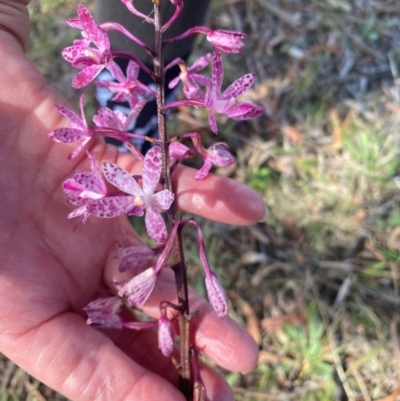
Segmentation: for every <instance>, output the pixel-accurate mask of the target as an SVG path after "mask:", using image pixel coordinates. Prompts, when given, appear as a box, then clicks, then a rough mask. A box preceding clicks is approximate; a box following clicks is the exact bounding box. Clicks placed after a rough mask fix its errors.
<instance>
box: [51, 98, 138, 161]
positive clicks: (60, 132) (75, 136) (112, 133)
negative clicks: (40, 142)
mask: <svg viewBox="0 0 400 401" xmlns="http://www.w3.org/2000/svg"><path fill="white" fill-rule="evenodd" d="M84 102H85V96H84V95H82V96H81V97H80V110H81V117H79V116H78V115H77V114H76V113H75V112H74V111H72V110H71V109H68V108H67V107H64V106H56V108H57V110H58V111H59V112H60V113H61V114H62V115H63V116H64V117H67V118H68V119H70V120H71V122H72V123H71V125H70V126H69V127H67V128H66V127H63V128H56V129H55V130H54V131H53V132H50V134H49V135H48V136H49V138H51V139H53V141H55V142H62V143H75V142H81V143H80V145H79V146H78V147H77V148H76V149H75V150H74V151H73V152H72V153H71V154H70V155H69V158H70V159H73V158H75V157H76V156H78V154H79V153H80V152H81V150H82V149H83V148H84V146H85V145H86V144H87V143H88V142H89V141H90V140H91V139H92V138H93V137H94V136H96V135H103V136H109V137H113V138H115V139H118V140H120V141H127V140H129V137H134V136H135V135H132V134H128V133H127V132H126V131H127V129H128V128H129V126H130V124H131V123H132V121H133V120H134V119H135V118H136V117H137V115H138V114H139V113H140V111H141V110H142V108H143V106H144V105H145V103H146V101H145V100H141V101H139V102H138V103H137V104H136V105H135V106H134V107H133V109H132V110H131V112H130V114H129V116H128V117H126V116H125V115H124V114H123V113H120V112H113V111H112V110H110V109H107V108H102V109H100V110H99V112H98V114H97V115H96V116H95V117H94V120H95V123H96V125H97V127H91V126H89V125H88V123H87V121H86V117H85V111H84Z"/></svg>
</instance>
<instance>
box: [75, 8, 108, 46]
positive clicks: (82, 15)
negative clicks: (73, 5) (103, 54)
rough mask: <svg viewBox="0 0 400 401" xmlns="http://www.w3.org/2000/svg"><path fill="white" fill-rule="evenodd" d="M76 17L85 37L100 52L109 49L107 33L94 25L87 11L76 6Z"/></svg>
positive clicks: (94, 22)
mask: <svg viewBox="0 0 400 401" xmlns="http://www.w3.org/2000/svg"><path fill="white" fill-rule="evenodd" d="M77 10H78V17H79V19H80V21H81V24H82V29H83V30H84V31H85V33H86V35H87V39H88V40H91V41H92V42H93V43H94V44H95V45H96V46H97V47H98V48H99V49H100V50H105V49H109V48H110V40H109V39H108V36H107V33H106V32H105V31H104V30H103V29H101V28H100V26H99V25H97V24H96V21H95V20H94V19H93V17H92V15H91V14H90V12H89V10H88V9H87V8H86V7H85V6H83V5H82V4H79V5H78V8H77Z"/></svg>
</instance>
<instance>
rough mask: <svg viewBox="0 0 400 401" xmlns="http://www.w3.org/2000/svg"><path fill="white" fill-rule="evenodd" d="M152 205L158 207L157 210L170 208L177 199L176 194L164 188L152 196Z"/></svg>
mask: <svg viewBox="0 0 400 401" xmlns="http://www.w3.org/2000/svg"><path fill="white" fill-rule="evenodd" d="M151 198H152V199H151V207H152V208H153V207H154V208H156V210H158V211H161V210H164V211H165V210H168V209H169V207H170V206H171V204H172V202H173V201H174V199H175V196H174V194H173V193H172V192H171V191H169V190H168V189H164V190H162V191H160V192H157V193H156V194H154V195H153V196H152V197H151Z"/></svg>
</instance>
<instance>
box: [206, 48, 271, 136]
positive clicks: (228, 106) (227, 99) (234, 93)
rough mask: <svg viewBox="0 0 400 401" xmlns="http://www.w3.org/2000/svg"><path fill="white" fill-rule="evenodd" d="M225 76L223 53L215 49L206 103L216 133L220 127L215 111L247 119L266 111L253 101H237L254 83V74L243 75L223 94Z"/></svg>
mask: <svg viewBox="0 0 400 401" xmlns="http://www.w3.org/2000/svg"><path fill="white" fill-rule="evenodd" d="M223 78H224V71H223V64H222V57H221V53H220V52H219V51H218V50H214V54H213V62H212V78H211V85H209V86H207V90H206V96H205V105H206V107H207V108H208V109H209V110H210V114H209V116H208V120H209V123H210V127H211V129H212V131H213V132H214V133H216V134H217V133H218V127H217V122H216V120H215V116H214V113H220V114H226V115H227V116H228V117H230V118H232V119H234V120H247V119H248V118H253V117H258V116H260V115H261V114H263V113H264V109H263V108H262V107H260V106H256V105H255V104H253V103H251V102H244V103H239V104H238V103H237V98H238V97H239V96H241V95H242V94H243V93H245V92H246V91H247V90H248V89H249V88H250V87H251V86H252V85H253V82H254V79H255V75H254V74H246V75H243V76H242V77H240V78H239V79H237V80H236V81H235V82H233V83H232V84H231V85H230V86H228V88H227V89H226V90H225V91H224V92H223V93H222V94H221V86H222V81H223Z"/></svg>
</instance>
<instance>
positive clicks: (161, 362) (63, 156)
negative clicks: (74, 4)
mask: <svg viewBox="0 0 400 401" xmlns="http://www.w3.org/2000/svg"><path fill="white" fill-rule="evenodd" d="M28 34H29V23H28V17H27V13H26V3H24V2H23V1H12V0H8V1H7V0H0V64H1V68H0V70H1V74H0V171H1V174H0V193H1V207H0V254H1V262H0V305H1V307H0V352H2V353H3V354H5V355H6V356H7V357H9V358H10V359H12V360H13V361H14V362H16V363H17V364H18V365H19V366H21V367H22V368H23V369H25V370H26V371H28V372H29V373H31V374H32V375H34V376H35V377H37V378H38V379H40V380H41V381H43V382H45V383H46V384H48V385H49V386H51V387H52V388H54V389H56V390H58V391H60V392H61V393H63V394H64V395H65V396H67V397H68V398H69V399H71V400H74V401H75V400H76V401H78V400H79V401H93V400H96V401H97V400H105V401H106V400H115V401H123V400H135V401H149V400H153V399H156V400H158V401H175V400H177V401H183V400H184V398H183V397H182V395H181V394H180V393H179V391H178V390H177V388H176V386H177V374H176V370H175V368H174V367H173V366H172V365H171V362H170V361H169V360H168V359H167V358H164V357H163V356H162V355H161V353H160V352H159V351H158V349H157V342H156V336H155V333H151V332H149V331H145V332H131V331H119V330H103V331H101V330H98V329H95V328H93V327H90V326H87V325H86V324H85V315H84V313H83V311H82V308H83V307H84V306H85V305H86V304H87V303H88V302H90V301H92V300H93V299H95V298H96V297H98V296H99V295H100V296H108V295H109V294H110V292H109V288H110V287H112V282H113V281H115V280H118V279H121V277H119V276H118V274H117V273H116V271H115V266H114V264H113V263H111V264H107V260H110V255H112V253H113V252H114V250H115V243H116V242H118V243H120V244H121V245H123V246H126V245H131V244H134V243H137V241H138V239H137V237H136V236H135V234H134V233H133V232H132V231H131V229H130V226H129V223H128V222H127V220H126V218H124V217H121V218H119V219H113V220H103V219H97V218H95V217H93V216H92V217H90V218H89V221H88V223H87V224H86V225H82V224H81V225H80V226H79V227H78V229H77V230H76V231H73V228H74V226H75V225H76V222H73V221H70V220H67V218H66V216H67V215H68V213H69V212H70V211H71V210H72V209H73V207H72V206H71V205H69V204H68V203H67V202H66V196H65V194H64V193H63V192H62V190H61V183H62V182H63V181H64V180H65V179H66V178H69V177H71V176H72V174H73V172H74V171H75V170H76V169H83V170H88V169H89V163H88V161H87V159H86V158H85V155H84V152H82V155H81V156H80V157H78V158H77V159H75V160H73V161H71V160H68V159H67V156H68V154H69V153H71V150H72V149H73V148H74V146H68V145H65V144H57V143H54V142H53V141H51V140H49V139H48V137H47V134H48V133H49V132H51V131H53V130H54V129H55V128H56V127H60V126H67V125H68V121H65V120H63V119H62V117H61V116H60V114H59V113H58V112H57V111H56V109H55V107H54V106H55V104H64V105H66V104H65V102H64V101H63V100H62V99H61V98H60V97H58V96H57V95H56V94H55V93H54V92H53V91H52V90H51V89H49V88H48V87H47V86H46V84H45V82H44V80H43V78H42V76H41V75H40V73H39V72H38V71H37V69H36V68H35V67H34V66H33V65H32V64H31V63H30V62H29V61H28V60H27V58H26V56H25V53H24V50H25V49H26V43H27V40H28ZM89 148H90V150H91V151H92V152H93V154H94V155H95V157H96V159H97V160H98V161H99V163H100V161H102V160H103V161H104V160H107V161H111V162H114V163H118V164H120V165H121V167H123V168H126V169H128V171H129V170H130V171H132V173H135V172H136V173H137V172H139V171H140V166H139V165H138V164H137V163H136V162H135V160H134V159H133V158H131V157H130V156H129V155H126V154H125V155H119V154H118V153H117V151H116V148H114V147H112V146H111V145H106V144H105V143H104V142H102V141H98V142H96V143H94V142H93V143H90V144H89ZM194 174H195V171H194V170H191V169H179V170H178V171H177V172H176V173H175V175H174V180H175V184H177V185H178V206H179V208H180V209H181V210H184V211H187V212H189V213H192V214H199V215H202V216H205V217H207V218H210V219H214V220H218V221H221V222H224V223H229V224H240V225H244V224H252V223H254V222H256V221H258V220H260V219H262V218H263V216H264V213H265V207H264V204H263V202H262V200H261V199H260V197H259V196H258V195H257V194H256V193H255V192H254V191H252V190H251V189H248V188H246V187H245V186H243V185H242V184H239V183H235V182H234V181H231V180H228V179H226V178H222V177H217V176H212V175H210V176H209V177H208V178H207V179H205V180H204V181H201V182H196V181H195V180H194ZM105 266H109V267H108V268H107V269H106V268H105ZM169 273H170V272H169V271H166V272H165V273H164V274H163V275H162V276H161V278H160V280H159V282H158V283H157V286H156V289H155V291H154V295H152V296H151V297H150V299H149V300H148V302H147V304H146V306H145V308H144V311H145V312H146V313H147V314H149V315H150V316H152V317H155V318H156V317H157V315H158V307H157V306H158V304H159V302H160V301H161V300H164V299H169V300H172V301H173V300H174V293H175V287H174V283H173V280H172V279H171V277H170V274H169ZM191 305H192V310H195V309H199V310H201V314H200V315H199V316H198V317H196V319H195V320H194V329H195V333H194V334H193V340H194V341H195V343H196V345H197V346H198V347H199V349H201V350H202V351H203V352H204V353H205V354H206V355H207V356H208V357H210V358H211V359H213V360H214V361H215V362H216V363H217V364H218V365H220V366H222V367H224V368H226V369H230V370H233V371H249V370H251V369H252V368H253V367H254V366H255V364H256V361H257V347H256V345H255V344H254V342H253V341H252V339H251V337H250V336H249V335H248V334H247V333H246V331H245V330H244V329H243V328H241V327H239V326H238V325H237V324H236V323H234V322H233V321H232V320H230V319H229V318H227V319H225V320H222V321H221V320H219V319H218V318H217V317H216V315H215V313H214V312H213V311H212V309H211V308H210V306H209V305H208V303H207V301H205V300H204V299H202V298H201V297H199V296H198V295H196V294H195V293H194V292H193V293H192V295H191ZM202 375H203V379H204V381H205V385H206V388H207V393H208V397H209V399H210V400H212V401H217V400H218V401H222V400H224V401H225V400H232V399H233V397H232V394H231V390H230V389H229V387H228V386H227V384H226V383H225V382H224V380H223V379H222V378H221V377H220V376H219V375H218V374H217V373H215V372H214V371H213V370H211V369H209V368H206V367H203V368H202Z"/></svg>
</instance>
